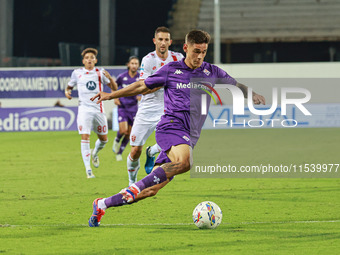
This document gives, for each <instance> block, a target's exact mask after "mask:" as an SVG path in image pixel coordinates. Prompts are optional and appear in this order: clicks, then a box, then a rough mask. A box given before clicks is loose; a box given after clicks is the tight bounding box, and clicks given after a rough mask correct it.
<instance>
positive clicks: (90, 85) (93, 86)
mask: <svg viewBox="0 0 340 255" xmlns="http://www.w3.org/2000/svg"><path fill="white" fill-rule="evenodd" d="M96 87H97V84H96V83H95V82H94V81H89V82H87V83H86V88H87V89H88V90H95V89H96Z"/></svg>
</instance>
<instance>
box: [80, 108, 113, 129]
mask: <svg viewBox="0 0 340 255" xmlns="http://www.w3.org/2000/svg"><path fill="white" fill-rule="evenodd" d="M77 125H78V132H79V134H80V135H82V134H88V135H90V134H91V131H92V130H93V131H94V132H95V133H97V134H98V135H107V133H108V126H107V119H106V116H105V113H100V112H99V113H97V112H78V117H77Z"/></svg>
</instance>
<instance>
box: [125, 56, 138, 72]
mask: <svg viewBox="0 0 340 255" xmlns="http://www.w3.org/2000/svg"><path fill="white" fill-rule="evenodd" d="M134 59H137V60H138V62H139V58H138V57H136V56H131V57H129V60H128V62H127V63H126V64H127V65H128V64H129V63H130V62H131V60H134ZM127 69H128V70H130V67H128V68H127Z"/></svg>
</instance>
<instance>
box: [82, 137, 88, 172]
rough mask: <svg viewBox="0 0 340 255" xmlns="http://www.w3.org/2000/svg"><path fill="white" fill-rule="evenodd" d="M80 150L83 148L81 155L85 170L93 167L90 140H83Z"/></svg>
mask: <svg viewBox="0 0 340 255" xmlns="http://www.w3.org/2000/svg"><path fill="white" fill-rule="evenodd" d="M80 150H81V156H82V157H83V162H84V166H85V170H89V169H91V149H90V140H81V143H80Z"/></svg>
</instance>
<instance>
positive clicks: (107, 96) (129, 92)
mask: <svg viewBox="0 0 340 255" xmlns="http://www.w3.org/2000/svg"><path fill="white" fill-rule="evenodd" d="M148 90H149V88H148V87H147V86H146V85H145V83H144V81H136V82H134V83H132V84H130V85H129V86H127V87H125V88H123V89H120V90H117V91H114V92H112V93H106V92H103V91H100V92H99V93H98V94H97V95H95V96H94V97H92V98H91V100H92V101H94V100H95V99H96V98H98V101H97V104H99V103H100V102H102V101H106V100H111V99H114V98H120V97H129V96H136V95H138V94H143V93H144V92H146V91H148Z"/></svg>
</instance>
